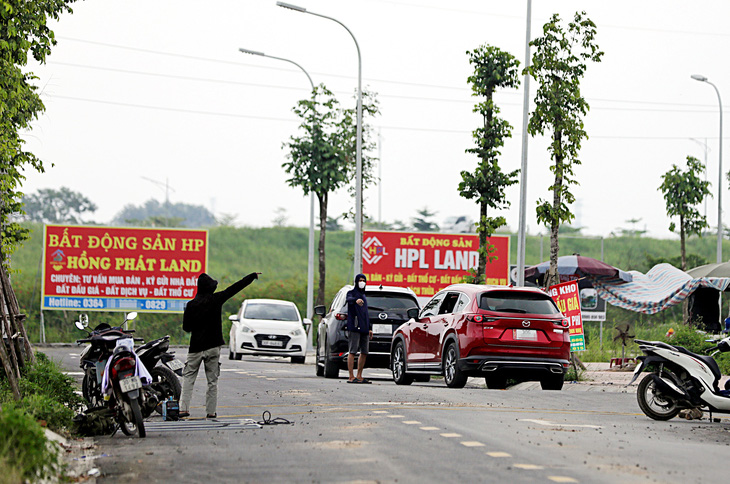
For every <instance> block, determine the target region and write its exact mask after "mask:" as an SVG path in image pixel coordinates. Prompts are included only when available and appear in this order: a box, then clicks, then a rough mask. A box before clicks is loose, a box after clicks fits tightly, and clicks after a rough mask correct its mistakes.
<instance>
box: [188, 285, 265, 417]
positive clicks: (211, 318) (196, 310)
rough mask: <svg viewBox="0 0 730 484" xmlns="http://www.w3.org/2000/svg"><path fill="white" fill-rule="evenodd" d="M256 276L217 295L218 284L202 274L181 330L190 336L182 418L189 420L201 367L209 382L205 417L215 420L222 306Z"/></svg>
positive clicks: (221, 335) (221, 332)
mask: <svg viewBox="0 0 730 484" xmlns="http://www.w3.org/2000/svg"><path fill="white" fill-rule="evenodd" d="M259 274H261V273H260V272H252V273H251V274H249V275H247V276H246V277H244V278H243V279H241V280H240V281H237V282H234V283H233V284H231V285H230V286H229V287H228V288H227V289H225V290H223V291H219V292H215V289H216V288H217V287H218V281H216V280H215V279H213V278H212V277H210V276H209V275H208V274H206V273H202V274H200V277H198V292H197V293H196V294H195V298H193V299H192V300H191V301H189V302H188V304H187V305H186V306H185V313H184V314H183V329H184V330H185V332H187V333H190V348H189V349H188V358H187V361H186V362H185V369H184V370H183V387H182V397H181V401H180V416H181V417H189V416H190V410H189V409H190V399H191V398H192V396H193V386H194V385H195V379H196V378H197V377H198V370H199V369H200V364H201V363H203V365H204V366H205V377H206V379H207V380H208V390H207V391H206V393H205V411H206V417H207V418H215V417H216V416H217V414H216V407H217V406H218V375H220V355H221V353H220V351H221V350H220V347H221V346H223V345H224V344H226V342H225V341H224V340H223V325H222V321H221V313H222V311H223V303H225V302H226V301H228V300H229V299H230V298H232V297H233V296H234V295H235V294H236V293H238V292H239V291H241V290H242V289H243V288H244V287H246V286H248V285H249V284H251V283H252V282H253V281H254V280H255V279H258V277H259V276H258V275H259Z"/></svg>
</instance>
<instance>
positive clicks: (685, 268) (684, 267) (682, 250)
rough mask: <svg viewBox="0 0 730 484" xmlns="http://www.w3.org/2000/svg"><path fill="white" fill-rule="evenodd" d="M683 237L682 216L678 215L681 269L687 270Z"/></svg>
mask: <svg viewBox="0 0 730 484" xmlns="http://www.w3.org/2000/svg"><path fill="white" fill-rule="evenodd" d="M684 238H685V232H684V216H682V215H680V216H679V246H680V247H681V253H682V270H683V271H685V272H686V271H687V251H686V249H685V245H684Z"/></svg>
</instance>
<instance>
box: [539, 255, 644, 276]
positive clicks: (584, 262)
mask: <svg viewBox="0 0 730 484" xmlns="http://www.w3.org/2000/svg"><path fill="white" fill-rule="evenodd" d="M549 268H550V261H545V262H541V263H540V264H538V265H536V266H531V267H528V268H526V269H525V279H526V280H528V281H531V282H541V279H542V276H544V275H545V273H546V272H547V271H548V269H549ZM558 274H560V275H561V276H578V277H594V278H599V279H602V280H603V279H615V280H619V281H623V282H631V281H632V280H633V278H632V276H631V274H629V273H628V272H624V271H622V270H621V269H617V268H615V267H613V266H611V265H608V264H606V263H605V262H603V261H600V260H598V259H593V258H592V257H584V256H582V255H564V256H561V257H558Z"/></svg>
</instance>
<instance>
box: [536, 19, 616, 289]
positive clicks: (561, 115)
mask: <svg viewBox="0 0 730 484" xmlns="http://www.w3.org/2000/svg"><path fill="white" fill-rule="evenodd" d="M595 36H596V25H595V24H594V23H593V22H592V21H591V20H590V19H589V18H587V17H586V16H585V12H581V13H578V12H576V14H575V16H574V19H573V21H572V22H570V23H569V24H568V27H567V29H566V28H564V27H563V26H562V25H561V21H560V17H559V16H558V14H554V15H553V16H552V17H551V18H550V20H549V21H548V22H547V23H546V24H545V25H544V26H543V36H542V37H538V38H537V39H535V40H533V41H532V42H530V45H531V46H533V47H535V53H534V54H533V56H532V65H530V66H529V67H528V68H526V69H525V71H523V72H528V73H529V74H530V75H531V76H532V77H533V78H534V79H535V80H536V81H537V83H538V89H537V93H536V95H535V110H534V111H533V112H532V114H531V115H530V120H529V123H528V127H527V131H528V132H529V133H530V134H531V135H532V136H536V135H538V134H539V135H544V134H545V132H546V131H549V132H550V137H551V140H550V145H549V147H548V153H550V157H551V159H552V165H551V166H550V171H552V173H553V174H554V175H555V179H554V181H553V184H552V185H551V186H550V190H552V192H553V197H552V201H547V200H543V199H540V200H538V201H537V221H538V222H539V223H542V224H544V225H545V226H546V227H547V228H548V229H549V230H550V269H549V270H548V273H547V276H546V285H552V284H557V283H558V282H559V278H558V250H559V246H558V230H559V228H560V224H561V223H563V222H567V223H570V222H571V221H572V220H573V218H574V215H573V213H572V212H571V211H570V208H569V205H570V204H571V203H573V202H574V201H575V196H574V195H573V194H572V193H571V192H570V190H569V186H570V185H575V184H578V181H577V180H576V179H575V172H574V168H575V166H576V165H580V163H581V162H580V159H579V158H578V152H579V151H580V147H581V142H582V141H583V139H587V138H588V134H587V133H586V132H585V130H584V129H583V127H584V125H583V116H585V115H586V114H587V112H588V110H589V106H588V103H587V102H586V100H585V99H584V98H583V96H582V95H581V91H580V79H581V78H582V77H583V76H584V75H585V71H586V67H587V66H586V64H587V62H589V61H592V62H600V61H601V57H602V56H603V52H601V51H600V50H599V49H598V45H596V43H595Z"/></svg>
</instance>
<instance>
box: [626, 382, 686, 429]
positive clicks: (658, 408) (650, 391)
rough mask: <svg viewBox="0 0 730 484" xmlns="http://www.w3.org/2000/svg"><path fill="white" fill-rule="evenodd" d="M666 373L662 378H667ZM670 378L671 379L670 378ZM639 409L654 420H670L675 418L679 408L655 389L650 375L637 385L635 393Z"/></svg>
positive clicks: (669, 398) (672, 400)
mask: <svg viewBox="0 0 730 484" xmlns="http://www.w3.org/2000/svg"><path fill="white" fill-rule="evenodd" d="M668 375H669V374H668V373H666V372H663V373H662V376H668ZM670 378H671V377H670ZM636 399H637V400H638V402H639V408H641V411H642V412H644V414H645V415H646V416H647V417H649V418H652V419H654V420H670V419H672V418H674V417H676V416H677V414H678V413H679V410H680V409H679V407H678V406H677V402H676V400H674V399H673V398H671V397H667V396H665V395H663V394H662V393H661V392H660V391H659V390H658V389H657V388H656V384H655V383H654V380H653V379H652V377H651V375H646V376H645V377H644V379H643V380H641V382H640V383H639V388H638V389H637V391H636Z"/></svg>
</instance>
